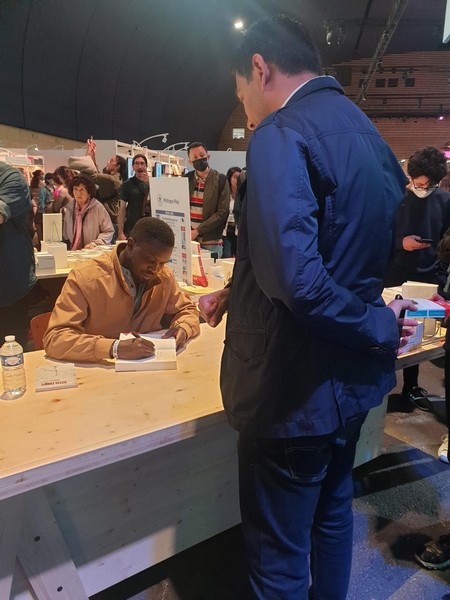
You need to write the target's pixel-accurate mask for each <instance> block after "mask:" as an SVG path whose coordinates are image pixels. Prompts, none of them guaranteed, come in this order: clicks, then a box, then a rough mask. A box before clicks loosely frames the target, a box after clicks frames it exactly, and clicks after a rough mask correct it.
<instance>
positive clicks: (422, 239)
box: [417, 238, 434, 244]
mask: <svg viewBox="0 0 450 600" xmlns="http://www.w3.org/2000/svg"><path fill="white" fill-rule="evenodd" d="M417 241H418V242H420V243H421V244H432V243H433V242H434V240H430V239H429V238H420V240H417Z"/></svg>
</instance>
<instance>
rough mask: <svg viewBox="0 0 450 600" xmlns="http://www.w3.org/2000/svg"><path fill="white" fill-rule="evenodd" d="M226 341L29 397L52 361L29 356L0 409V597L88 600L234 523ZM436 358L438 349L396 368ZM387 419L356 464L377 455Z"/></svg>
mask: <svg viewBox="0 0 450 600" xmlns="http://www.w3.org/2000/svg"><path fill="white" fill-rule="evenodd" d="M223 336H224V327H223V325H222V326H220V327H219V328H218V329H215V330H214V329H211V328H210V327H208V326H207V325H202V333H201V336H200V337H199V338H198V339H197V340H194V341H193V342H191V343H190V344H189V346H188V348H187V349H186V351H185V352H183V353H182V354H181V355H180V356H179V358H178V370H177V371H165V372H147V373H144V372H140V373H115V371H114V368H113V366H112V363H111V362H109V361H105V363H104V364H101V365H87V366H86V365H85V366H78V365H77V377H78V388H75V389H68V390H59V391H53V392H41V393H36V392H34V391H33V388H34V371H35V367H36V366H37V365H39V364H43V363H44V361H45V358H44V353H43V352H32V353H27V354H26V355H25V364H26V370H27V383H28V391H27V392H26V394H25V395H24V396H23V397H22V398H19V399H17V400H14V401H9V402H6V401H0V424H1V425H0V600H7V599H14V600H28V599H30V600H31V599H33V598H38V599H39V600H55V599H64V600H65V599H69V598H70V599H71V600H73V599H75V600H87V598H88V596H90V595H92V594H95V593H96V592H99V591H101V590H103V589H105V588H107V587H109V586H111V585H113V584H115V583H117V582H119V581H121V580H123V579H125V578H127V577H130V576H132V575H134V574H136V573H138V572H140V571H142V570H144V569H146V568H148V567H150V566H152V565H154V564H156V563H158V562H160V561H162V560H164V559H166V558H168V557H170V556H172V555H174V554H176V553H177V552H180V551H181V550H184V549H185V548H188V547H190V546H192V545H194V544H196V543H199V542H201V541H203V540H205V539H207V538H209V537H211V536H213V535H216V534H217V533H220V532H221V531H224V530H226V529H228V528H229V527H232V526H234V525H236V524H237V523H239V522H240V515H239V508H238V485H237V460H236V433H235V432H234V431H233V430H232V429H231V428H230V427H229V425H228V424H227V422H226V418H225V415H224V412H223V409H222V403H221V398H220V392H219V383H218V378H219V369H220V357H221V352H222V340H223ZM442 354H443V349H442V341H437V342H433V344H431V345H430V346H428V347H427V348H426V350H420V351H415V353H411V354H410V355H405V356H404V357H402V358H401V359H400V360H399V368H402V367H403V366H404V365H405V364H411V361H414V362H420V361H421V360H429V359H430V358H435V357H437V356H438V355H442ZM384 412H385V405H382V406H381V407H377V408H376V409H373V411H371V413H370V416H369V418H368V420H367V421H366V423H365V425H364V428H365V430H364V431H363V433H362V436H361V441H360V443H359V446H358V456H357V462H356V464H361V462H365V461H367V460H370V458H373V457H374V456H376V455H377V453H379V452H380V446H381V439H382V434H383V423H384ZM372 415H375V416H374V417H373V418H372ZM358 461H359V462H358ZM16 559H17V560H16ZM31 590H32V592H31ZM33 594H34V596H33Z"/></svg>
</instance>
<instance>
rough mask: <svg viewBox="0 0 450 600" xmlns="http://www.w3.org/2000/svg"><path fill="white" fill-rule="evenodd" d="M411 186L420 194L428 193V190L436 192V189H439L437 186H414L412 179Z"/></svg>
mask: <svg viewBox="0 0 450 600" xmlns="http://www.w3.org/2000/svg"><path fill="white" fill-rule="evenodd" d="M412 184H413V187H414V189H415V190H419V191H422V192H428V190H437V188H438V187H439V186H438V185H426V186H425V185H416V184H415V183H414V179H413V180H412Z"/></svg>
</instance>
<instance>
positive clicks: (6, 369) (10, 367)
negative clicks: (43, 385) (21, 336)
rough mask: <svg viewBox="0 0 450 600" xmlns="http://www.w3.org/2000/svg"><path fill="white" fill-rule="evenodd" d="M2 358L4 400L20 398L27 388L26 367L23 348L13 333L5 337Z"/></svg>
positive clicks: (1, 349) (1, 351)
mask: <svg viewBox="0 0 450 600" xmlns="http://www.w3.org/2000/svg"><path fill="white" fill-rule="evenodd" d="M0 358H1V363H2V374H3V395H2V398H3V399H4V400H14V398H19V397H20V396H22V394H23V393H24V392H25V390H26V389H27V382H26V376H25V367H24V365H23V348H22V346H21V345H20V344H18V343H17V342H16V338H15V336H13V335H7V336H6V337H5V343H4V344H3V346H2V347H1V348H0Z"/></svg>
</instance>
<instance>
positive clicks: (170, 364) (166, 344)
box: [115, 331, 177, 372]
mask: <svg viewBox="0 0 450 600" xmlns="http://www.w3.org/2000/svg"><path fill="white" fill-rule="evenodd" d="M163 334H164V331H158V332H155V333H142V334H140V335H141V337H143V338H146V339H149V340H151V341H152V342H153V343H154V344H155V354H154V356H151V357H150V358H141V359H137V360H125V359H122V358H118V359H116V362H115V369H116V371H117V372H123V371H161V370H174V369H176V368H177V350H176V341H175V338H168V339H165V340H163V339H161V335H163ZM133 337H134V336H133V335H132V334H131V333H125V334H124V333H121V334H120V339H121V340H129V339H132V338H133Z"/></svg>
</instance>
